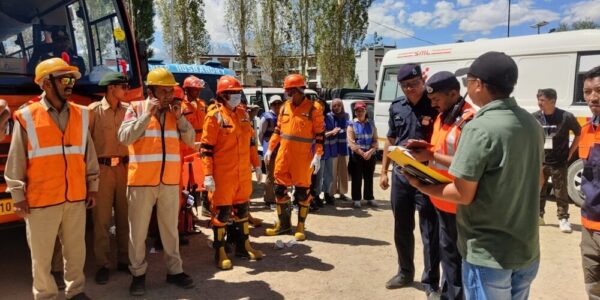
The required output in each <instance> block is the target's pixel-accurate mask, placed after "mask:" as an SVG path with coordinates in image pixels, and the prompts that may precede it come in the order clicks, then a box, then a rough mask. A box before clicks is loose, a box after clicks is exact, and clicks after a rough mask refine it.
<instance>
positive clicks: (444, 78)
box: [425, 71, 460, 94]
mask: <svg viewBox="0 0 600 300" xmlns="http://www.w3.org/2000/svg"><path fill="white" fill-rule="evenodd" d="M425 90H427V93H428V94H432V93H437V92H440V91H444V92H445V91H450V90H460V83H459V82H458V79H456V76H454V74H452V72H448V71H442V72H437V73H435V74H433V76H431V77H430V78H429V79H428V80H427V83H426V84H425Z"/></svg>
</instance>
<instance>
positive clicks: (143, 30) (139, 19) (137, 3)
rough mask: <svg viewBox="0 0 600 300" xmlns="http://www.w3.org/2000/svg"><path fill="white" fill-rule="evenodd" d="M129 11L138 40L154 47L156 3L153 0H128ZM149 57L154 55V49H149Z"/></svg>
mask: <svg viewBox="0 0 600 300" xmlns="http://www.w3.org/2000/svg"><path fill="white" fill-rule="evenodd" d="M127 9H128V10H129V18H130V19H131V23H132V24H133V27H134V30H135V37H136V39H137V40H141V41H144V42H146V44H147V45H148V46H149V45H152V43H153V42H154V15H155V14H156V13H155V11H154V1H153V0H128V1H127ZM147 55H148V57H152V56H153V55H154V53H153V51H152V48H150V47H148V53H147Z"/></svg>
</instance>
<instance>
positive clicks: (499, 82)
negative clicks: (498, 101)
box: [455, 51, 519, 88]
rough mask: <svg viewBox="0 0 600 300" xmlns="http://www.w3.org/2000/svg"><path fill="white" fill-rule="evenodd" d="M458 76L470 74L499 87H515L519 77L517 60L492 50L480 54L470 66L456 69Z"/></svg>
mask: <svg viewBox="0 0 600 300" xmlns="http://www.w3.org/2000/svg"><path fill="white" fill-rule="evenodd" d="M455 74H456V76H459V77H460V76H463V75H465V74H469V75H471V76H474V77H477V78H479V79H481V80H482V81H483V82H485V83H488V84H491V85H495V86H498V87H507V88H510V87H514V86H515V84H517V79H518V78H519V69H518V68H517V64H516V63H515V61H514V60H513V59H512V58H511V57H510V56H508V55H506V54H505V53H504V52H495V51H490V52H486V53H484V54H482V55H481V56H479V57H478V58H477V59H475V61H474V62H473V63H472V64H471V66H470V67H469V68H463V69H460V70H458V71H456V73H455Z"/></svg>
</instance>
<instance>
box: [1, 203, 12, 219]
mask: <svg viewBox="0 0 600 300" xmlns="http://www.w3.org/2000/svg"><path fill="white" fill-rule="evenodd" d="M12 213H13V201H12V199H3V200H0V216H3V215H10V214H12Z"/></svg>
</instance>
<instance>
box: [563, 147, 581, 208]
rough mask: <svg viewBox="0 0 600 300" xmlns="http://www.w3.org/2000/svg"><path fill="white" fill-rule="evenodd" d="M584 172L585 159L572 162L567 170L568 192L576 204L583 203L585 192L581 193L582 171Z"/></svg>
mask: <svg viewBox="0 0 600 300" xmlns="http://www.w3.org/2000/svg"><path fill="white" fill-rule="evenodd" d="M582 172H583V160H581V159H579V160H577V161H575V162H574V163H572V164H571V165H570V166H569V169H568V170H567V192H568V193H569V198H571V201H573V203H575V205H577V206H579V207H581V205H583V193H581V173H582Z"/></svg>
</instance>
